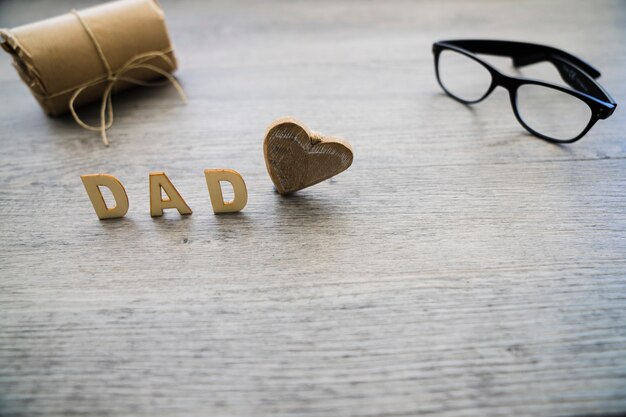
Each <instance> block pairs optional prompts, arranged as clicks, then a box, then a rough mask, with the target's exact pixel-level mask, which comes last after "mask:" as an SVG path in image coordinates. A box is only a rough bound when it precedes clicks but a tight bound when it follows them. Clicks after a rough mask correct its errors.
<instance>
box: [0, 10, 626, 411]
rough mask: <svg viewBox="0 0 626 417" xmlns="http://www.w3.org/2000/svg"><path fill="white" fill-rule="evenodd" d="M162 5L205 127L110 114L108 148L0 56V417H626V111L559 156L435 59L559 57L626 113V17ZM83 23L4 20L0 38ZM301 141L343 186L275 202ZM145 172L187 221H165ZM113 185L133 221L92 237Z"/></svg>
mask: <svg viewBox="0 0 626 417" xmlns="http://www.w3.org/2000/svg"><path fill="white" fill-rule="evenodd" d="M162 3H163V7H164V8H165V11H166V15H167V22H168V24H169V28H170V31H171V34H172V37H173V40H174V42H175V46H176V51H177V54H178V58H179V60H180V64H181V68H180V71H179V72H178V73H177V75H178V77H179V79H180V81H181V83H182V84H183V85H184V87H185V88H186V90H187V93H188V94H189V98H190V100H189V103H188V104H187V105H183V104H181V103H180V101H179V100H178V97H177V95H176V93H175V92H174V90H173V89H171V88H159V89H149V90H148V89H143V90H136V91H134V92H130V93H127V94H123V95H120V96H117V97H115V98H114V106H115V110H116V123H115V126H114V127H113V128H112V129H111V131H110V139H111V141H112V145H111V147H110V148H105V147H103V145H102V143H101V142H100V139H99V137H98V135H97V134H94V133H91V132H87V131H84V130H82V129H80V128H79V127H77V126H76V125H75V124H74V123H73V121H72V120H71V119H70V118H68V117H65V118H60V119H50V118H47V117H46V116H45V115H44V114H42V112H41V110H40V109H39V107H38V105H37V104H36V102H35V100H34V99H33V98H32V97H31V96H30V93H29V92H28V90H27V89H26V87H25V86H24V85H23V84H22V83H21V82H20V81H19V79H18V77H17V75H16V73H15V72H14V71H13V69H12V68H11V67H10V60H9V57H8V56H6V55H5V54H2V56H0V94H1V98H2V99H1V100H0V145H1V149H2V150H1V151H0V236H1V241H0V274H1V277H0V414H1V415H3V416H44V415H45V416H61V415H63V416H68V415H85V416H130V415H134V416H150V417H153V416H287V415H300V416H348V415H351V416H402V415H416V414H433V415H438V416H511V415H515V416H566V415H592V414H593V415H596V414H598V415H604V414H618V413H621V412H625V411H626V194H625V190H626V188H625V186H626V160H625V157H626V140H625V139H626V134H625V128H626V117H625V116H624V111H623V110H624V109H623V108H619V107H618V109H617V111H616V114H615V115H614V116H613V117H612V118H610V119H608V120H606V121H601V122H599V123H598V124H597V126H596V127H595V128H594V129H593V130H592V131H591V133H590V134H589V135H588V136H587V137H585V138H584V139H583V140H581V141H580V142H579V143H577V144H575V145H571V146H556V145H551V144H549V143H546V142H543V141H541V140H538V139H535V138H533V137H531V136H529V135H528V134H526V133H525V132H524V131H523V129H522V128H521V127H520V126H519V125H518V124H517V122H516V120H515V119H514V116H513V114H512V111H511V109H510V105H509V102H508V97H507V96H506V94H505V93H504V91H503V90H499V91H496V92H495V93H494V94H493V95H492V96H491V97H490V98H489V99H488V100H487V101H485V102H483V103H482V104H480V105H478V106H475V107H473V108H466V107H464V106H462V105H460V104H458V103H456V102H454V101H453V100H451V99H449V98H447V97H445V96H444V95H443V94H442V93H441V91H440V89H439V87H438V85H437V84H436V81H435V77H434V71H433V64H432V54H431V44H432V42H433V41H435V40H439V39H445V38H454V37H491V38H504V39H518V40H527V41H535V42H540V43H547V44H550V45H554V46H557V47H561V48H563V49H565V50H568V51H570V52H572V53H574V54H577V55H580V56H581V57H583V58H584V59H586V60H588V61H589V62H591V63H592V64H593V65H595V66H597V67H598V68H599V69H600V70H601V71H602V72H603V76H602V78H601V79H600V81H601V82H602V83H603V85H604V86H605V87H606V88H607V90H608V91H609V92H611V93H612V95H613V96H614V98H615V99H616V101H618V103H624V97H626V82H625V79H624V76H625V75H626V46H625V39H626V36H625V35H626V3H624V1H602V2H599V1H598V2H596V1H594V2H591V1H582V0H581V1H575V2H573V1H565V0H563V1H552V2H545V1H543V0H537V1H515V2H496V1H460V0H459V1H450V2H439V1H428V2H409V1H403V0H392V1H385V2H382V1H381V2H375V1H364V2H357V1H344V0H341V1H323V2H304V1H297V2H292V1H271V2H252V1H246V2H230V1H218V2H204V1H191V0H186V1H165V0H164V1H163V2H162ZM88 4H93V2H87V1H80V0H74V1H69V0H63V1H54V2H53V1H29V2H26V1H9V0H3V1H2V2H1V3H0V26H7V27H11V26H16V25H19V24H23V23H26V22H29V21H32V20H36V19H40V18H43V17H46V16H51V15H55V14H60V13H64V12H66V11H68V10H69V9H71V8H72V7H76V8H80V7H83V6H85V5H88ZM499 64H501V68H503V69H504V70H506V71H511V68H510V63H509V62H507V61H506V60H505V61H503V62H499ZM539 67H541V66H539ZM539 67H538V68H537V69H533V68H528V70H527V71H526V70H525V72H524V73H525V74H530V75H532V74H533V71H543V70H542V69H541V68H539ZM546 75H547V76H548V75H549V76H551V75H552V74H547V73H546ZM95 109H96V108H95V107H92V108H90V109H87V110H85V111H86V112H87V113H91V114H93V113H95ZM285 115H293V116H296V117H298V118H299V119H301V120H302V121H304V122H305V123H307V124H308V126H309V127H310V128H311V129H314V130H317V131H321V132H324V133H327V134H331V135H337V136H342V137H345V138H346V139H348V140H350V142H351V143H352V145H353V148H354V152H355V161H354V164H353V166H352V167H351V168H350V169H349V170H348V171H346V172H345V173H343V174H341V175H340V176H338V177H336V178H335V179H333V180H330V181H327V182H325V183H323V184H320V185H318V186H315V187H313V188H310V189H308V190H306V191H304V192H301V193H298V194H297V195H294V196H292V197H289V198H283V197H280V196H279V195H277V194H276V193H275V192H274V191H273V187H272V184H271V182H270V180H269V177H268V176H267V173H266V172H265V166H264V161H263V154H262V140H263V133H264V130H265V128H266V126H267V125H268V124H269V123H270V122H271V121H272V120H274V119H275V118H278V117H280V116H285ZM222 167H227V168H232V169H235V170H237V171H239V172H240V173H241V174H242V175H243V176H244V178H245V180H246V183H247V185H248V189H249V204H248V206H247V207H246V209H245V211H244V212H242V213H241V214H239V215H232V216H215V215H213V214H212V211H211V207H210V204H209V197H208V193H207V191H206V185H205V183H204V176H203V169H204V168H222ZM151 170H157V171H160V170H163V171H165V172H166V173H167V174H168V175H169V177H170V178H171V180H172V181H173V183H174V184H175V185H176V187H177V188H178V190H179V191H180V192H181V194H182V195H183V196H184V197H185V199H186V201H187V203H188V204H189V205H190V206H191V207H192V209H193V210H194V214H193V215H192V216H189V217H185V218H180V216H179V215H178V213H177V212H169V213H167V214H166V215H165V216H164V217H163V218H159V219H152V218H151V217H150V216H149V207H148V206H149V200H148V172H149V171H151ZM97 172H106V173H111V174H113V175H116V176H117V177H118V178H119V179H120V180H121V181H122V182H123V183H124V184H125V186H126V188H127V191H128V194H129V197H130V204H131V208H130V211H129V213H128V215H127V217H126V218H125V219H122V220H120V221H106V222H101V221H99V220H98V219H97V218H96V216H95V214H94V212H93V209H92V207H91V204H90V202H89V200H88V198H87V195H86V193H85V191H84V189H83V187H82V184H81V182H80V179H79V175H80V174H86V173H97Z"/></svg>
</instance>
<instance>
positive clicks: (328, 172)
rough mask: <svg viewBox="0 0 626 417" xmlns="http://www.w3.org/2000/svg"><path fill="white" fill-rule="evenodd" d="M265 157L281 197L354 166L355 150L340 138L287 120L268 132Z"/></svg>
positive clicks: (278, 122)
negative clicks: (353, 152) (313, 130)
mask: <svg viewBox="0 0 626 417" xmlns="http://www.w3.org/2000/svg"><path fill="white" fill-rule="evenodd" d="M263 155H264V156H265V165H266V167H267V173H268V174H269V176H270V179H271V180H272V182H273V183H274V186H275V187H276V191H278V193H279V194H282V195H286V194H291V193H294V192H296V191H299V190H303V189H305V188H307V187H310V186H312V185H315V184H319V183H320V182H322V181H325V180H327V179H329V178H332V177H334V176H335V175H337V174H339V173H341V172H343V171H345V170H346V169H348V168H349V167H350V165H352V159H353V154H352V147H351V146H350V144H349V143H348V142H347V141H346V140H344V139H339V138H332V137H330V136H326V135H323V134H321V133H317V132H311V131H310V130H309V129H308V128H307V127H306V126H305V125H304V124H303V123H302V122H300V121H298V120H296V119H294V118H292V117H283V118H280V119H278V120H276V121H274V122H272V124H270V126H269V127H268V129H267V133H266V134H265V139H264V140H263Z"/></svg>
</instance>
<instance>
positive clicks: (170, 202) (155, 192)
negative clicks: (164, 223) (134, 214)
mask: <svg viewBox="0 0 626 417" xmlns="http://www.w3.org/2000/svg"><path fill="white" fill-rule="evenodd" d="M161 190H163V191H165V194H167V197H168V198H167V199H166V200H163V197H162V195H161ZM169 208H175V209H176V210H178V212H179V213H180V214H191V208H189V206H188V205H187V203H185V200H183V198H182V197H181V195H180V193H179V192H178V191H177V190H176V188H175V187H174V184H172V182H171V181H170V179H169V178H167V175H165V172H151V173H150V215H151V216H152V217H157V216H162V215H163V209H169Z"/></svg>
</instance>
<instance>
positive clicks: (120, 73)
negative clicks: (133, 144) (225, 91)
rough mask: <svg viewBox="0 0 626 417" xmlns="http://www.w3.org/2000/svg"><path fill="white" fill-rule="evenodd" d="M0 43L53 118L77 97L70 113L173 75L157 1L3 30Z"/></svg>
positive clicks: (124, 2)
mask: <svg viewBox="0 0 626 417" xmlns="http://www.w3.org/2000/svg"><path fill="white" fill-rule="evenodd" d="M81 20H82V22H81ZM89 32H91V35H90V33H89ZM0 42H1V43H0V45H2V47H3V48H4V50H5V51H7V52H8V53H9V54H11V55H12V56H13V66H14V67H15V69H16V70H17V72H18V73H19V75H20V77H21V78H22V80H23V81H24V82H25V83H26V85H28V87H29V88H30V90H31V92H32V93H33V95H34V96H35V97H36V98H37V100H38V101H39V103H40V104H41V106H42V107H43V109H44V110H45V111H46V113H48V114H50V115H55V116H56V115H60V114H63V113H65V112H67V111H69V110H70V100H71V99H72V97H73V96H74V95H75V94H76V93H77V92H78V93H79V94H78V95H77V96H76V97H75V102H74V107H79V106H81V105H83V104H86V103H89V102H92V101H95V100H102V99H103V96H105V94H107V90H108V91H109V92H111V90H113V91H121V90H124V89H127V88H129V87H131V86H133V85H137V84H139V85H145V84H144V83H143V82H146V83H147V82H149V81H151V80H154V79H156V78H160V77H162V76H163V75H169V73H171V72H173V71H174V70H175V69H176V61H175V57H174V52H173V49H172V44H171V42H170V39H169V36H168V32H167V28H166V26H165V17H164V14H163V11H162V9H161V7H160V6H159V4H158V3H157V1H156V0H119V1H113V2H110V3H105V4H102V5H98V6H95V7H91V8H88V9H84V10H81V11H80V12H72V13H67V14H64V15H61V16H57V17H53V18H50V19H45V20H41V21H39V22H35V23H30V24H26V25H23V26H19V27H16V28H14V29H10V30H7V29H2V30H0ZM99 49H100V51H101V52H100V51H99ZM105 61H106V62H105ZM129 64H132V65H129ZM107 65H108V67H109V68H107ZM155 67H156V70H155V69H154V68H155ZM170 80H171V79H170ZM79 90H81V91H79ZM109 98H110V97H109ZM108 106H110V101H109V103H108ZM103 108H104V106H103ZM107 110H109V111H110V108H109V109H107ZM102 113H103V114H104V109H103V111H102ZM111 115H112V114H111ZM75 118H77V117H75ZM103 119H104V117H103ZM77 122H79V120H77ZM79 123H80V122H79ZM103 123H104V122H103ZM107 123H112V120H110V121H109V122H107ZM109 125H110V124H109ZM83 127H85V126H83ZM107 127H108V126H107ZM103 129H104V128H103ZM92 130H93V129H92ZM104 135H105V134H104V132H103V139H105V137H104ZM105 142H106V139H105Z"/></svg>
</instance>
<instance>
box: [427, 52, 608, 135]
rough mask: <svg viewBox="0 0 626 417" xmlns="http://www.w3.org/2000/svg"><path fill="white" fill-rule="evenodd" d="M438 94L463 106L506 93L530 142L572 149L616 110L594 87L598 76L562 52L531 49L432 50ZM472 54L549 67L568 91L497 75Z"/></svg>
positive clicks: (554, 85) (485, 63) (587, 66)
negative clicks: (533, 139)
mask: <svg viewBox="0 0 626 417" xmlns="http://www.w3.org/2000/svg"><path fill="white" fill-rule="evenodd" d="M433 54H434V55H435V72H436V73H437V81H438V82H439V85H441V88H443V89H444V91H445V92H446V93H447V94H448V95H449V96H450V97H452V98H454V99H455V100H458V101H460V102H461V103H465V104H473V103H478V102H479V101H482V100H483V99H485V97H487V96H488V95H489V94H490V93H491V92H492V91H493V90H494V89H495V88H496V87H498V86H501V87H504V88H506V89H507V90H508V92H509V97H510V99H511V106H512V107H513V112H514V113H515V117H516V118H517V120H518V121H519V122H520V123H521V124H522V126H524V128H525V129H526V130H528V131H529V132H530V133H532V134H533V135H535V136H538V137H540V138H542V139H546V140H548V141H551V142H560V143H571V142H575V141H577V140H578V139H580V138H582V137H583V136H584V135H585V134H586V133H587V132H588V131H589V129H591V127H592V126H593V125H594V124H595V123H596V122H597V121H598V120H600V119H606V118H607V117H609V116H610V115H611V114H613V111H615V107H617V104H616V103H615V101H613V99H612V98H611V97H610V96H609V95H608V93H607V92H606V91H604V89H603V88H602V87H601V86H600V84H598V83H597V82H596V81H595V78H598V77H599V76H600V72H599V71H597V70H596V69H595V68H593V67H592V66H591V65H589V64H587V63H585V62H584V61H582V60H581V59H579V58H576V57H575V56H573V55H570V54H568V53H567V52H564V51H561V50H559V49H555V48H552V47H549V46H544V45H537V44H532V43H521V42H508V41H497V40H452V41H441V42H436V43H435V44H433ZM475 54H485V55H496V56H505V57H511V58H512V59H513V66H515V67H516V68H517V67H523V66H526V65H530V64H535V63H539V62H544V61H546V62H550V63H551V64H552V65H554V66H555V67H556V69H557V70H558V72H559V74H560V76H561V78H562V79H563V80H564V81H565V83H566V84H567V85H568V86H570V87H571V88H567V87H561V86H559V85H556V84H552V83H548V82H544V81H539V80H532V79H527V78H518V77H510V76H508V75H504V74H502V73H501V72H500V71H498V70H496V69H495V68H494V67H493V66H491V65H490V64H488V63H487V62H485V61H483V60H482V59H480V58H478V57H477V56H476V55H475Z"/></svg>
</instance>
